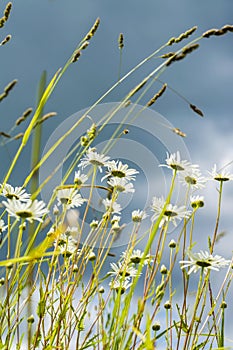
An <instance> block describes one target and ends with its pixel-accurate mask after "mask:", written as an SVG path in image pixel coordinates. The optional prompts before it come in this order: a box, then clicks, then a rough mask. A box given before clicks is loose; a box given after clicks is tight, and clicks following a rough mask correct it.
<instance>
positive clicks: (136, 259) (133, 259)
mask: <svg viewBox="0 0 233 350" xmlns="http://www.w3.org/2000/svg"><path fill="white" fill-rule="evenodd" d="M143 255H144V252H142V251H141V250H140V249H134V250H133V251H132V253H130V254H129V252H128V251H127V250H126V251H124V252H123V253H122V254H121V257H122V258H123V259H124V260H126V261H127V262H129V263H133V264H139V263H140V262H141V261H142V258H143ZM151 262H152V258H151V256H150V255H149V254H148V255H147V256H146V257H145V259H144V261H143V265H148V264H150V263H151Z"/></svg>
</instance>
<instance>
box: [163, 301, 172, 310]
mask: <svg viewBox="0 0 233 350" xmlns="http://www.w3.org/2000/svg"><path fill="white" fill-rule="evenodd" d="M163 307H164V309H166V310H169V309H171V307H172V305H171V303H170V301H169V300H167V301H166V302H165V303H164V305H163Z"/></svg>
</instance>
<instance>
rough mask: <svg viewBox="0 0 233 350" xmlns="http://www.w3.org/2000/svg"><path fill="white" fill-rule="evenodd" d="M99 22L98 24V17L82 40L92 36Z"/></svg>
mask: <svg viewBox="0 0 233 350" xmlns="http://www.w3.org/2000/svg"><path fill="white" fill-rule="evenodd" d="M99 24H100V18H99V17H98V18H97V19H96V21H95V23H94V24H93V26H92V27H91V29H90V30H89V32H88V33H87V35H86V36H85V38H84V41H86V40H90V39H91V38H92V37H93V36H94V34H95V32H96V31H97V29H98V27H99Z"/></svg>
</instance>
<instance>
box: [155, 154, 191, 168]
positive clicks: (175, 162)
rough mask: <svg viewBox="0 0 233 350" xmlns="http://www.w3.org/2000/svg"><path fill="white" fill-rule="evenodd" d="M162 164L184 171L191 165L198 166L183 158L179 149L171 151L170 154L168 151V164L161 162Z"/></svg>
mask: <svg viewBox="0 0 233 350" xmlns="http://www.w3.org/2000/svg"><path fill="white" fill-rule="evenodd" d="M160 166H165V167H167V168H170V169H172V170H176V171H183V170H187V169H190V167H193V168H196V167H197V166H196V165H193V164H191V163H190V162H188V161H187V160H181V159H180V152H179V151H177V152H176V153H171V154H170V155H169V153H168V152H167V158H166V164H160Z"/></svg>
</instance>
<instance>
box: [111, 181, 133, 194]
mask: <svg viewBox="0 0 233 350" xmlns="http://www.w3.org/2000/svg"><path fill="white" fill-rule="evenodd" d="M107 184H108V185H109V186H111V187H113V188H114V189H115V190H116V191H118V192H124V193H129V192H132V193H133V192H135V189H134V188H133V184H132V183H131V182H127V180H126V179H125V178H120V177H112V178H111V179H110V180H109V181H108V182H107Z"/></svg>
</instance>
